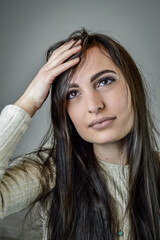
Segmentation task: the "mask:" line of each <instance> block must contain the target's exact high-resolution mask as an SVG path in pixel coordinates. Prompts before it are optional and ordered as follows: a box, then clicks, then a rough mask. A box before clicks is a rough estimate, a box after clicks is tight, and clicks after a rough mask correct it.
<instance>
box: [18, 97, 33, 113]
mask: <svg viewBox="0 0 160 240" xmlns="http://www.w3.org/2000/svg"><path fill="white" fill-rule="evenodd" d="M14 105H16V106H18V107H20V108H22V109H23V110H24V111H25V112H27V113H28V114H29V115H30V117H33V115H34V114H35V112H36V111H37V110H38V109H37V107H35V106H34V105H33V104H32V103H30V102H29V101H27V100H26V99H24V98H23V97H21V98H20V99H18V101H16V102H15V103H14Z"/></svg>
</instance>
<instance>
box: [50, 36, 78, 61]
mask: <svg viewBox="0 0 160 240" xmlns="http://www.w3.org/2000/svg"><path fill="white" fill-rule="evenodd" d="M74 42H75V41H74V40H71V41H69V42H66V43H64V44H63V45H62V46H60V47H59V48H57V49H56V50H55V51H53V53H52V54H51V56H50V58H49V60H48V62H50V61H52V60H53V58H56V57H57V56H58V55H60V54H62V53H63V52H64V51H66V50H68V49H69V48H70V47H71V46H72V45H73V44H74Z"/></svg>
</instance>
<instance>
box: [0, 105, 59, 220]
mask: <svg viewBox="0 0 160 240" xmlns="http://www.w3.org/2000/svg"><path fill="white" fill-rule="evenodd" d="M30 123H31V118H30V116H29V115H28V114H27V113H26V112H25V111H24V110H23V109H21V108H19V107H17V106H14V105H8V106H7V107H5V108H4V109H3V111H2V113H1V115H0V218H4V217H6V216H8V215H10V214H12V213H15V212H18V211H20V210H22V209H24V208H27V207H28V206H30V205H31V204H32V203H33V202H35V201H36V200H38V199H39V198H40V197H41V196H42V194H43V188H42V185H41V180H42V176H41V172H40V168H37V165H36V164H32V163H34V162H35V163H41V166H42V165H43V164H42V160H41V159H39V158H38V156H37V155H36V154H33V153H32V154H28V155H26V156H25V157H21V158H18V159H17V160H16V161H14V162H13V163H12V164H11V165H10V166H9V167H8V162H9V158H10V157H11V156H12V154H13V151H14V150H15V148H16V146H17V145H18V143H19V141H20V139H21V137H22V136H23V134H24V132H25V131H26V130H27V128H28V126H29V125H30ZM44 155H45V153H44ZM44 158H45V156H44ZM29 159H31V160H32V161H29ZM53 171H54V169H53ZM52 179H53V178H52ZM49 184H50V188H53V187H54V184H55V182H54V181H53V180H52V182H50V183H49Z"/></svg>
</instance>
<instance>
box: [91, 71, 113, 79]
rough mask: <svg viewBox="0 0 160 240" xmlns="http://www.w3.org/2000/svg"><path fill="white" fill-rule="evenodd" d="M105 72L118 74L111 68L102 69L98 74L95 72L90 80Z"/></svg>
mask: <svg viewBox="0 0 160 240" xmlns="http://www.w3.org/2000/svg"><path fill="white" fill-rule="evenodd" d="M104 73H114V74H117V73H116V72H115V71H113V70H109V69H105V70H102V71H100V72H98V73H96V74H94V75H93V76H92V77H91V79H90V82H93V81H94V80H96V79H97V78H98V77H99V76H101V75H102V74H104Z"/></svg>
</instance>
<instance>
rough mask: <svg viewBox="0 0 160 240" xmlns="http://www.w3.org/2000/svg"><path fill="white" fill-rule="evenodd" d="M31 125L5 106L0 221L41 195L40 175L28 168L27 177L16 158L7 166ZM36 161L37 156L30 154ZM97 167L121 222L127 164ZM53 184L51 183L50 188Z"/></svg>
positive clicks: (0, 133) (125, 226)
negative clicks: (104, 177) (114, 203)
mask: <svg viewBox="0 0 160 240" xmlns="http://www.w3.org/2000/svg"><path fill="white" fill-rule="evenodd" d="M30 124H31V118H30V116H29V115H28V114H27V113H26V112H25V111H24V110H22V109H21V108H19V107H18V106H15V105H8V106H6V107H5V108H4V109H3V110H2V112H1V115H0V180H1V182H0V218H4V217H5V216H8V215H9V214H12V213H14V212H18V211H20V210H22V209H24V208H27V207H28V206H30V205H31V204H32V203H33V202H34V201H35V199H37V197H39V196H41V193H42V187H41V185H40V178H41V175H40V172H38V170H37V169H35V168H33V169H31V167H30V166H29V167H28V169H27V174H26V173H25V172H24V171H22V170H20V169H18V168H17V166H18V165H20V164H21V163H22V161H23V160H22V159H17V161H15V162H14V163H12V164H11V165H10V166H8V163H9V159H10V158H11V156H12V154H13V152H14V150H15V149H16V147H17V145H18V143H19V141H20V139H21V137H22V136H23V134H24V133H25V131H26V130H27V128H28V127H29V125H30ZM33 158H35V160H36V161H39V159H36V158H37V157H36V156H34V155H33ZM100 164H101V166H102V167H103V168H104V169H105V171H107V173H108V174H106V181H107V182H108V185H109V188H110V191H111V193H112V195H113V197H114V198H115V199H116V202H117V208H118V212H119V218H120V219H122V218H123V215H124V212H125V209H126V205H127V201H128V177H129V165H126V166H123V165H118V164H111V163H107V162H103V161H100ZM54 185H55V183H54V182H53V183H52V187H54ZM45 224H46V223H45V222H44V228H43V229H44V234H43V239H44V240H46V239H47V231H46V227H45ZM121 230H123V232H124V234H123V237H121V236H120V237H119V238H120V239H123V240H124V239H125V240H126V239H128V236H129V232H130V229H129V219H128V216H126V217H125V219H124V222H123V223H122V227H121Z"/></svg>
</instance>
